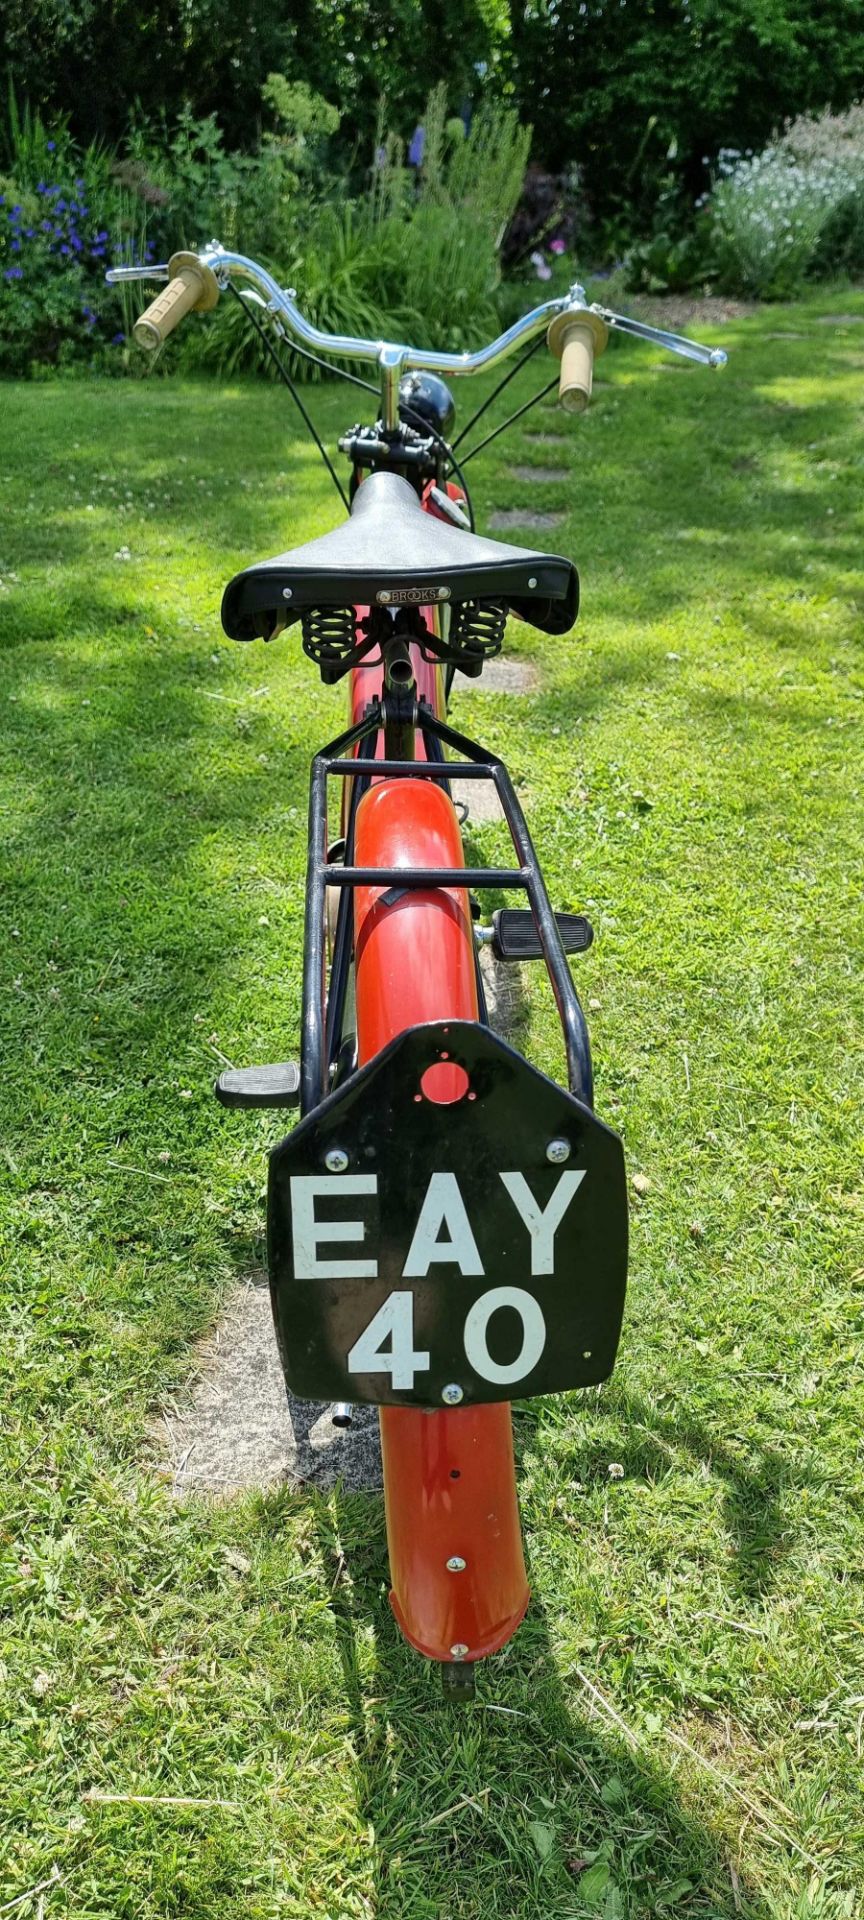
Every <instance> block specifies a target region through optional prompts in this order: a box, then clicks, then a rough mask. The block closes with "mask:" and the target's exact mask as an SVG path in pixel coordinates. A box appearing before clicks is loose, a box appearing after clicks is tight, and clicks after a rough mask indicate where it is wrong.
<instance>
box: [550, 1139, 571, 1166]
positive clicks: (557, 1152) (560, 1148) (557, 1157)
mask: <svg viewBox="0 0 864 1920" xmlns="http://www.w3.org/2000/svg"><path fill="white" fill-rule="evenodd" d="M546 1158H547V1160H551V1162H552V1165H553V1167H561V1166H563V1164H564V1161H565V1160H569V1158H570V1142H569V1140H550V1142H549V1145H548V1147H547V1148H546Z"/></svg>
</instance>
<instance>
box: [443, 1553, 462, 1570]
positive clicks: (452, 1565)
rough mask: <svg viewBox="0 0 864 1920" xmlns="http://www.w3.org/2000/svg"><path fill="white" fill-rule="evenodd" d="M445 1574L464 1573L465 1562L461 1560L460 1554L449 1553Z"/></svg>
mask: <svg viewBox="0 0 864 1920" xmlns="http://www.w3.org/2000/svg"><path fill="white" fill-rule="evenodd" d="M447 1572H448V1573H464V1572H465V1562H464V1560H463V1558H462V1555H461V1553H451V1555H450V1558H449V1560H448V1562H447Z"/></svg>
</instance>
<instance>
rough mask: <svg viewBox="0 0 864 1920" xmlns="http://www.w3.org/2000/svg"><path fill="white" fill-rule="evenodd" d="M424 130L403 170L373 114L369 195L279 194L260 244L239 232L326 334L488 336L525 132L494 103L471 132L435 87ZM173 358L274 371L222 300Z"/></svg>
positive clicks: (444, 339) (304, 371) (456, 341)
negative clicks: (414, 159)
mask: <svg viewBox="0 0 864 1920" xmlns="http://www.w3.org/2000/svg"><path fill="white" fill-rule="evenodd" d="M423 126H424V131H425V147H424V155H423V162H422V166H421V167H420V168H419V170H418V169H414V168H411V167H409V166H408V165H407V163H406V159H405V151H404V145H403V143H402V142H401V141H400V140H399V139H398V137H397V136H396V135H395V134H392V133H388V131H387V129H386V125H385V123H384V120H383V116H379V123H378V127H377V130H376V136H375V144H374V151H373V159H372V166H371V168H370V171H369V185H368V187H367V190H366V192H365V193H363V194H361V195H359V196H357V197H356V198H353V199H352V198H350V197H347V196H346V195H345V193H344V190H343V192H342V193H341V195H340V194H339V192H338V190H337V191H332V197H331V198H330V199H329V201H327V202H326V203H322V202H321V201H320V200H319V199H318V198H316V197H315V195H314V193H313V192H312V189H311V185H310V186H309V187H307V189H306V191H305V192H303V193H301V194H299V195H295V194H291V195H288V196H286V197H285V198H284V199H283V203H282V208H281V212H280V214H279V216H278V217H277V218H275V219H274V220H273V221H272V222H271V223H270V226H269V228H268V231H267V234H266V236H265V235H264V234H261V235H260V244H259V245H257V246H256V244H255V236H254V235H252V236H251V237H250V233H249V231H248V228H247V229H246V230H242V229H241V233H240V236H239V237H240V241H241V242H242V244H243V248H244V251H246V252H252V253H256V252H257V253H259V255H260V257H262V258H263V259H264V260H265V262H267V263H268V264H271V265H272V267H273V270H274V272H277V273H278V274H279V275H280V277H281V278H282V279H285V278H286V277H287V279H288V280H290V283H291V284H292V285H293V286H295V287H296V288H297V294H298V300H299V303H300V305H301V306H302V308H303V312H304V313H305V314H306V315H307V317H308V318H309V319H310V320H312V321H313V322H314V324H315V325H316V326H318V327H320V328H322V329H323V330H325V331H327V332H330V333H356V334H364V335H366V336H367V337H369V338H372V339H375V338H378V337H383V338H388V337H389V338H390V339H408V340H411V341H412V342H413V343H416V344H418V345H420V346H429V347H443V348H448V349H450V350H453V351H460V350H462V349H465V348H469V347H472V346H474V345H476V344H478V343H479V342H480V341H481V340H485V339H488V337H489V335H490V334H492V333H494V332H496V331H497V326H498V315H497V310H496V304H495V295H496V291H497V288H498V285H499V282H500V278H501V267H500V254H499V247H500V240H501V237H502V234H503V232H504V229H505V228H506V225H507V222H508V220H509V218H510V216H511V214H512V211H513V206H514V204H515V202H516V199H517V198H518V195H519V190H520V186H521V182H522V178H523V174H524V168H525V160H526V156H527V151H528V144H529V140H530V129H527V128H523V127H520V126H519V123H518V121H517V119H516V116H515V114H514V113H513V112H512V111H511V110H508V109H502V108H498V109H492V108H489V109H487V110H485V111H484V112H482V113H480V114H478V115H477V116H476V117H475V120H474V123H473V125H472V127H471V130H470V132H469V133H468V134H467V135H466V132H465V128H464V125H463V123H462V121H461V120H456V119H454V118H452V117H450V116H448V112H447V96H446V92H445V90H444V89H443V88H436V89H434V90H433V92H432V94H431V95H430V96H429V99H428V101H427V103H426V109H425V113H424V116H423ZM301 184H303V183H301ZM237 218H238V220H240V219H242V207H241V208H239V210H238V213H237ZM220 237H221V233H220ZM182 352H183V355H184V358H185V360H186V363H187V364H189V365H197V366H200V365H204V366H209V367H213V368H214V369H216V370H218V371H219V372H222V373H229V374H234V373H236V372H238V371H240V370H241V369H244V368H245V369H246V370H249V371H253V370H254V371H261V372H268V373H269V372H272V371H273V365H272V361H271V360H270V357H269V355H268V354H267V350H266V348H265V347H264V345H263V343H262V342H261V340H260V339H259V338H258V336H257V335H256V334H255V333H254V331H253V330H252V328H251V327H250V325H249V321H248V317H247V316H246V315H245V314H244V313H243V311H242V308H241V307H240V306H239V305H238V303H237V302H235V301H232V300H230V299H229V300H228V301H226V302H223V303H222V306H221V307H220V310H219V312H218V314H215V315H214V317H213V320H212V322H211V323H210V324H209V325H208V326H207V327H205V328H199V327H196V328H195V329H192V328H189V329H187V330H186V333H185V334H184V340H183V347H182ZM284 357H285V358H286V359H287V360H288V361H290V363H291V367H292V372H294V373H295V374H296V375H298V376H299V377H300V378H312V379H315V378H318V377H319V369H317V368H316V367H314V366H311V365H310V363H309V362H308V361H306V360H304V359H303V358H302V356H299V355H297V354H293V353H292V352H291V350H290V348H289V347H288V345H287V343H286V346H285V349H284Z"/></svg>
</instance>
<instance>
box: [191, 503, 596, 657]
mask: <svg viewBox="0 0 864 1920" xmlns="http://www.w3.org/2000/svg"><path fill="white" fill-rule="evenodd" d="M466 600H469V601H474V602H476V601H481V602H482V601H484V600H488V601H495V602H497V603H498V604H499V605H503V606H506V607H508V608H510V610H511V611H512V612H513V613H515V614H517V615H518V617H519V619H520V620H525V621H527V622H528V624H529V626H532V627H537V628H539V630H540V632H541V633H567V632H569V629H570V628H571V627H572V625H573V622H574V620H575V618H576V614H577V611H578V606H579V576H578V574H577V572H576V568H575V567H574V566H573V565H572V562H571V561H569V560H562V559H559V558H558V557H557V556H556V555H554V554H548V553H532V552H531V550H530V549H529V548H526V547H510V546H507V545H505V543H504V542H503V541H501V540H483V539H481V538H479V537H478V535H477V534H473V533H467V532H465V531H464V530H463V529H462V528H461V527H455V526H452V525H451V524H450V522H449V521H447V520H443V519H438V518H437V516H435V515H433V514H431V513H425V512H424V511H423V508H422V507H421V505H420V501H419V499H418V496H417V494H416V493H415V491H414V488H413V487H412V486H411V485H410V483H409V482H408V481H407V480H403V479H402V477H401V475H400V474H398V473H381V472H378V473H370V474H369V476H368V478H367V479H365V480H364V481H363V483H362V485H361V486H360V487H358V489H357V492H356V494H355V496H354V500H353V503H352V507H351V513H350V516H349V518H348V519H347V520H345V521H344V522H343V523H342V525H341V526H339V527H335V528H334V530H333V532H332V533H325V534H322V535H321V537H320V539H318V540H309V541H307V543H306V545H305V546H302V547H294V548H292V549H291V550H290V551H289V552H288V553H280V554H277V556H276V558H275V560H259V561H257V562H256V564H255V565H254V566H252V567H244V569H243V571H242V573H237V574H235V575H234V578H233V580H231V581H229V584H228V586H227V587H226V588H225V593H224V595H223V599H222V625H223V627H224V629H225V632H226V633H227V634H228V636H229V639H231V640H255V639H258V638H261V639H264V640H269V639H272V637H273V635H274V634H275V633H278V632H279V631H280V630H281V629H282V628H283V627H285V626H289V625H291V624H292V622H293V621H294V620H295V619H299V617H300V615H301V614H302V613H304V612H305V611H306V610H307V609H309V608H310V607H351V606H376V605H377V606H398V605H403V604H410V605H415V606H418V605H424V604H425V605H430V604H431V605H436V604H438V603H446V602H449V603H450V604H451V605H456V604H458V603H459V602H460V601H466Z"/></svg>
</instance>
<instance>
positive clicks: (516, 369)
mask: <svg viewBox="0 0 864 1920" xmlns="http://www.w3.org/2000/svg"><path fill="white" fill-rule="evenodd" d="M545 340H546V336H545V334H543V333H539V334H538V335H537V338H536V340H535V341H534V342H533V343H532V345H531V346H530V347H529V348H528V350H527V352H526V353H523V354H522V356H521V358H520V359H519V360H517V361H516V363H515V365H514V366H512V367H511V368H510V372H509V373H505V375H504V378H503V380H499V382H498V385H497V387H493V389H492V392H491V393H490V394H487V396H486V399H485V400H483V401H481V404H480V406H479V407H478V408H477V411H476V413H472V415H471V418H470V420H466V422H465V425H464V427H463V428H462V432H461V433H457V435H456V439H455V441H454V443H453V444H454V446H457V447H458V445H459V442H460V440H464V438H465V435H466V433H470V432H471V428H472V427H476V425H477V422H478V420H479V419H480V417H481V415H482V414H484V413H485V412H486V409H487V407H491V405H492V402H493V400H497V398H498V395H499V393H503V392H504V388H505V387H506V386H508V385H509V383H510V381H511V380H515V378H516V375H517V373H521V372H522V368H523V367H526V366H527V365H528V361H529V360H530V359H531V355H532V354H534V353H536V352H537V351H538V349H539V348H540V347H542V346H544V345H545Z"/></svg>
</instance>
